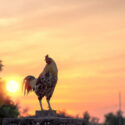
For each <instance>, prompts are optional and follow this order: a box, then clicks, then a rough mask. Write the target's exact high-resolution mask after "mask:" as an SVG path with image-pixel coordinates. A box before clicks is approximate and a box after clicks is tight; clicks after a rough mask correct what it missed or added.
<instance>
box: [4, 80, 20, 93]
mask: <svg viewBox="0 0 125 125" xmlns="http://www.w3.org/2000/svg"><path fill="white" fill-rule="evenodd" d="M6 89H7V91H8V92H11V93H15V92H17V91H18V89H19V84H18V82H16V81H15V80H10V81H8V82H7V84H6Z"/></svg>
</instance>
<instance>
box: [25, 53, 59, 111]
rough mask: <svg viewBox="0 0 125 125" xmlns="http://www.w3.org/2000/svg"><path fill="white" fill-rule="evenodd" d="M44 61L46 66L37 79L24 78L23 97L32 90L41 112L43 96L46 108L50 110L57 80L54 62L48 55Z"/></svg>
mask: <svg viewBox="0 0 125 125" xmlns="http://www.w3.org/2000/svg"><path fill="white" fill-rule="evenodd" d="M45 61H46V66H45V68H44V69H43V71H42V72H41V74H40V75H39V77H38V78H35V77H34V76H31V75H29V76H27V77H25V78H24V81H23V87H24V95H26V94H28V93H29V92H30V91H32V90H33V91H34V92H35V93H36V95H37V96H38V100H39V103H40V107H41V110H43V106H42V98H43V97H44V96H45V97H46V100H47V103H48V108H49V110H52V108H51V105H50V99H51V97H52V94H53V92H54V89H55V86H56V83H57V80H58V69H57V66H56V63H55V61H54V60H53V59H52V58H50V57H49V56H48V55H47V56H45Z"/></svg>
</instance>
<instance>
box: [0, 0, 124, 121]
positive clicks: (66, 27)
mask: <svg viewBox="0 0 125 125" xmlns="http://www.w3.org/2000/svg"><path fill="white" fill-rule="evenodd" d="M46 54H49V55H50V56H51V57H52V58H53V59H55V61H56V63H57V66H58V69H59V80H58V84H57V86H56V89H55V92H54V95H53V97H52V99H51V104H52V106H53V108H54V109H56V110H65V111H66V112H67V113H69V114H72V115H76V114H79V115H80V116H82V114H83V112H85V111H88V112H89V113H90V115H92V116H96V117H99V118H100V119H103V116H104V114H106V113H108V112H116V111H117V110H118V108H119V106H118V104H119V103H118V93H119V92H121V95H122V110H123V111H125V0H20V1H19V0H3V1H2V0H1V2H0V60H2V61H3V64H4V68H3V71H2V72H1V73H0V75H1V77H2V78H3V79H5V80H11V79H12V80H17V81H18V82H19V85H20V89H19V91H18V93H15V94H10V96H11V98H12V99H13V100H15V101H18V102H19V103H20V106H21V107H22V108H24V107H28V108H29V114H34V112H35V110H39V109H40V107H39V103H38V100H37V96H36V95H35V94H34V93H30V94H29V95H28V96H25V97H24V96H23V93H22V91H21V90H22V87H21V85H22V83H21V82H22V80H23V78H24V77H25V76H27V75H34V76H35V77H38V75H39V74H40V72H42V70H43V68H44V66H45V61H44V56H45V55H46ZM46 106H47V104H46V101H45V100H44V107H45V108H47V107H46Z"/></svg>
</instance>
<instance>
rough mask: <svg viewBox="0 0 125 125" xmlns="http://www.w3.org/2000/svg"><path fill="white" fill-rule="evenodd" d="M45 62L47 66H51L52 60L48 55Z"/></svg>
mask: <svg viewBox="0 0 125 125" xmlns="http://www.w3.org/2000/svg"><path fill="white" fill-rule="evenodd" d="M45 61H46V63H47V64H51V62H52V59H51V58H50V57H49V56H48V55H46V56H45Z"/></svg>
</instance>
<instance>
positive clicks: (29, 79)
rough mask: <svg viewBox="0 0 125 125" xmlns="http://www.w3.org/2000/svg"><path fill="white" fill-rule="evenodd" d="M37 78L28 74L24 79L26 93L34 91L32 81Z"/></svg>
mask: <svg viewBox="0 0 125 125" xmlns="http://www.w3.org/2000/svg"><path fill="white" fill-rule="evenodd" d="M34 79H35V77H34V76H31V75H29V76H26V77H25V78H24V80H23V91H24V95H26V94H28V93H29V92H30V91H32V87H31V84H30V83H31V82H32V81H33V80H34Z"/></svg>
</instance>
